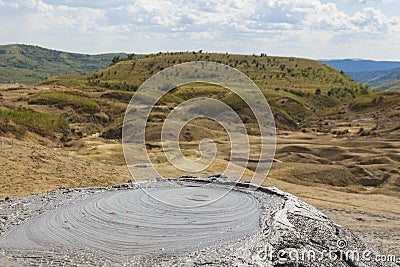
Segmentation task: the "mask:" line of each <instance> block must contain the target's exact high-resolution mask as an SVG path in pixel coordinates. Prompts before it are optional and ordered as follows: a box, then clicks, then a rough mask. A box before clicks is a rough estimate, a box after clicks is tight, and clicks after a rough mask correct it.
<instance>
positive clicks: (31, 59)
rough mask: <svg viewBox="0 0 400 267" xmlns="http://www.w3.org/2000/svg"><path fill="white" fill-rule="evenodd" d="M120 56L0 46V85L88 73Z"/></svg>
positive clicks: (16, 45)
mask: <svg viewBox="0 0 400 267" xmlns="http://www.w3.org/2000/svg"><path fill="white" fill-rule="evenodd" d="M115 56H119V57H126V54H123V53H110V54H102V55H84V54H77V53H67V52H61V51H56V50H50V49H46V48H42V47H39V46H32V45H22V44H12V45H1V46H0V83H23V84H35V83H37V82H39V81H41V80H44V79H47V78H49V77H52V76H58V75H64V74H72V73H88V72H92V71H95V70H97V69H101V68H104V67H107V66H108V65H109V64H110V63H111V62H112V60H113V58H114V57H115Z"/></svg>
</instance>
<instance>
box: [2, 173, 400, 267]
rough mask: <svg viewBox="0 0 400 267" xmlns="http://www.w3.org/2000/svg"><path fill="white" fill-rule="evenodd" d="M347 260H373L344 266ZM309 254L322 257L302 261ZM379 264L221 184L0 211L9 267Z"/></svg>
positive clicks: (55, 199)
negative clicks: (356, 254)
mask: <svg viewBox="0 0 400 267" xmlns="http://www.w3.org/2000/svg"><path fill="white" fill-rule="evenodd" d="M228 189H229V190H230V189H232V190H230V191H229V190H228ZM226 192H229V193H227V194H225V193H226ZM224 194H225V196H224V197H222V198H219V197H220V196H221V195H224ZM215 198H219V199H218V200H217V201H213V202H211V203H210V200H212V199H215ZM171 203H172V204H173V205H171ZM204 204H207V205H204ZM338 244H339V245H340V246H338ZM347 250H349V251H351V252H352V253H354V251H357V252H359V253H360V255H361V253H362V252H364V251H368V252H369V254H368V255H369V258H367V259H363V258H359V259H354V258H346V257H342V255H345V253H346V251H347ZM310 251H313V253H314V254H315V255H316V257H314V258H313V257H311V258H307V257H304V255H314V254H313V253H311V254H310ZM324 251H325V253H327V252H330V253H331V254H326V255H325V254H322V255H321V254H319V252H324ZM282 252H284V253H282ZM290 252H291V253H292V254H290V255H294V254H293V252H295V254H297V255H303V257H301V256H300V257H298V258H296V259H292V258H288V257H287V256H288V255H289V253H290ZM332 253H333V254H332ZM332 255H334V257H332ZM352 255H353V254H352ZM376 255H383V254H382V252H380V251H378V250H376V249H374V248H371V247H369V246H367V245H365V244H364V243H363V242H362V241H360V240H359V239H358V238H357V237H356V236H354V235H353V234H352V233H351V232H350V231H349V230H347V229H345V228H343V227H341V226H339V225H337V224H335V223H334V222H332V221H331V220H330V219H329V218H327V217H326V216H325V215H324V214H322V213H321V212H319V211H318V210H316V209H315V208H313V207H312V206H310V205H307V204H305V203H304V202H301V201H300V200H298V199H297V198H296V197H294V196H292V195H290V194H287V193H284V192H282V191H279V190H278V189H275V188H264V187H260V188H256V187H253V186H252V185H251V184H244V183H239V184H235V183H233V182H232V181H230V180H228V179H227V177H223V176H217V177H210V178H208V179H198V178H188V177H186V178H181V179H177V180H162V179H161V180H160V179H159V180H148V181H145V182H141V183H135V182H129V183H127V184H122V185H116V186H113V187H108V188H91V189H59V190H55V191H52V192H48V193H44V194H40V195H31V196H27V197H23V198H16V199H12V200H8V201H0V265H1V264H3V265H5V266H27V265H40V266H58V265H63V266H76V265H84V266H99V265H106V266H115V265H118V266H120V265H124V266H130V265H133V266H137V265H140V266H155V265H156V266H159V265H163V266H170V265H179V266H180V265H185V266H198V265H213V266H238V265H239V266H248V265H251V266H382V264H381V263H380V262H375V261H374V260H373V259H374V257H375V256H376ZM285 256H286V258H285ZM299 264H300V265H299ZM385 266H396V265H395V263H393V264H391V263H385Z"/></svg>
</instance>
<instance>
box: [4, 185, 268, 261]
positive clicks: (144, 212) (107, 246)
mask: <svg viewBox="0 0 400 267" xmlns="http://www.w3.org/2000/svg"><path fill="white" fill-rule="evenodd" d="M223 190H225V191H226V189H222V188H203V187H188V186H179V187H159V188H147V189H146V191H144V190H141V189H134V190H119V191H109V192H100V193H96V194H93V195H90V196H89V197H85V198H84V199H82V200H79V201H76V202H72V203H67V204H65V205H61V206H59V207H58V208H56V209H54V210H51V211H48V212H45V213H43V214H41V215H39V216H37V217H35V218H33V219H31V220H28V221H26V222H25V223H23V224H21V225H19V226H17V227H15V228H13V229H11V231H9V232H8V233H7V234H6V235H5V236H4V237H3V238H2V241H1V242H0V243H3V244H7V247H12V248H18V249H24V250H26V249H28V250H49V249H50V248H55V249H56V248H57V249H60V248H62V249H63V250H67V249H71V250H76V249H78V250H79V249H82V250H85V249H90V250H93V251H101V252H102V253H106V254H110V255H113V256H115V255H119V256H133V255H154V254H160V253H162V254H170V253H173V254H180V253H183V252H190V251H195V250H198V249H201V248H205V247H210V246H212V247H215V246H218V245H221V244H224V243H227V242H230V241H235V240H239V239H242V238H244V237H246V236H249V235H251V234H253V233H256V232H257V231H259V230H260V226H259V218H260V210H259V202H258V200H257V199H256V198H255V197H254V196H252V195H250V194H247V193H244V192H239V191H230V192H229V193H227V194H226V195H225V196H224V197H222V198H219V199H218V200H216V201H212V202H210V201H209V200H210V199H214V198H215V196H219V195H221V194H222V193H225V192H223ZM167 203H168V204H167ZM170 203H173V205H171V204H170ZM203 203H205V204H203ZM199 204H200V205H199Z"/></svg>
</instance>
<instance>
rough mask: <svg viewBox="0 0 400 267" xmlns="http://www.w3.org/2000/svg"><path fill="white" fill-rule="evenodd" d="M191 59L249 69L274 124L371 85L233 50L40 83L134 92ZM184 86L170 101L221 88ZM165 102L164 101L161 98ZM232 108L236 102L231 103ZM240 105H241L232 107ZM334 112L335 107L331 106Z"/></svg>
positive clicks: (325, 107)
mask: <svg viewBox="0 0 400 267" xmlns="http://www.w3.org/2000/svg"><path fill="white" fill-rule="evenodd" d="M189 61H214V62H219V63H223V64H226V65H229V66H231V67H234V68H237V69H238V70H240V71H242V72H243V73H245V74H247V75H248V76H249V77H250V78H251V79H252V80H253V81H254V82H255V83H256V84H257V85H258V86H259V87H260V89H261V90H262V91H263V93H264V95H265V96H266V98H267V100H268V101H269V103H270V105H271V108H272V110H273V111H274V112H275V113H276V114H277V121H278V124H279V123H280V121H281V122H282V124H283V125H285V126H288V125H290V128H293V127H295V125H296V124H297V123H301V122H304V121H305V120H306V119H307V118H310V117H315V116H322V115H325V114H326V115H330V113H331V112H333V109H334V108H337V107H338V106H341V105H342V104H344V103H350V102H351V101H353V100H354V99H355V98H356V97H357V96H358V95H365V94H369V93H370V90H369V89H368V88H367V87H366V86H363V85H361V84H359V83H357V82H354V81H353V80H352V79H350V78H349V77H347V76H346V75H344V74H343V73H341V72H339V71H336V70H335V69H333V68H331V67H329V66H327V65H325V64H323V63H320V62H317V61H314V60H309V59H300V58H291V57H270V56H255V55H253V56H251V55H233V54H216V53H199V52H192V53H189V52H186V53H183V52H179V53H159V54H152V55H146V56H140V57H137V58H134V59H133V60H127V61H122V62H119V63H117V64H114V65H112V66H109V67H107V68H105V69H102V70H98V71H95V72H92V73H90V74H85V75H65V76H60V77H54V78H50V79H48V80H46V81H43V82H42V83H41V85H64V86H70V87H76V88H96V89H97V90H116V91H135V90H136V89H137V88H138V87H139V86H140V85H141V84H142V83H143V82H144V81H145V80H146V79H148V78H149V77H150V76H151V75H153V74H155V73H157V72H158V71H160V70H162V69H165V68H167V67H169V66H172V65H174V64H179V63H183V62H189ZM192 89H193V86H183V87H182V88H180V89H179V90H177V91H174V92H172V93H171V94H173V95H174V97H170V98H169V101H172V102H176V103H175V104H177V103H179V102H182V101H183V100H187V99H189V98H190V97H191V95H193V94H196V95H199V94H201V93H202V92H205V91H207V93H206V94H207V95H213V93H212V91H213V90H214V91H216V90H217V91H218V92H221V90H223V89H221V88H215V86H214V88H213V87H212V86H208V87H205V86H200V88H199V86H197V90H196V91H195V92H193V90H192ZM214 95H218V97H219V98H220V99H225V98H227V97H228V96H229V98H230V99H225V100H226V101H227V102H230V103H233V104H237V105H240V101H239V100H238V99H236V100H235V99H234V98H232V96H230V95H229V94H228V92H225V94H220V93H216V94H214ZM164 104H165V103H164ZM233 108H235V107H233ZM236 109H239V107H236ZM335 112H336V111H335Z"/></svg>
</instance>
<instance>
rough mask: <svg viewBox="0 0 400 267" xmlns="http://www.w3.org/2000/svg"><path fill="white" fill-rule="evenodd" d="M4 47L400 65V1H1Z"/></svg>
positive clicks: (0, 19)
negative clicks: (18, 45)
mask: <svg viewBox="0 0 400 267" xmlns="http://www.w3.org/2000/svg"><path fill="white" fill-rule="evenodd" d="M0 25H1V30H0V44H7V43H25V44H37V45H40V46H44V47H48V48H53V49H58V50H65V51H73V52H82V53H91V54H93V53H100V52H117V51H124V52H135V53H154V52H159V51H193V50H196V51H197V50H200V49H202V50H204V51H208V52H229V53H245V54H253V53H256V54H259V53H267V54H268V55H282V56H297V57H307V58H315V59H317V58H319V59H322V58H370V59H378V60H383V59H385V60H399V61H400V49H399V48H400V1H399V0H336V1H334V0H206V1H196V0H113V1H111V0H97V1H84V0H0Z"/></svg>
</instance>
